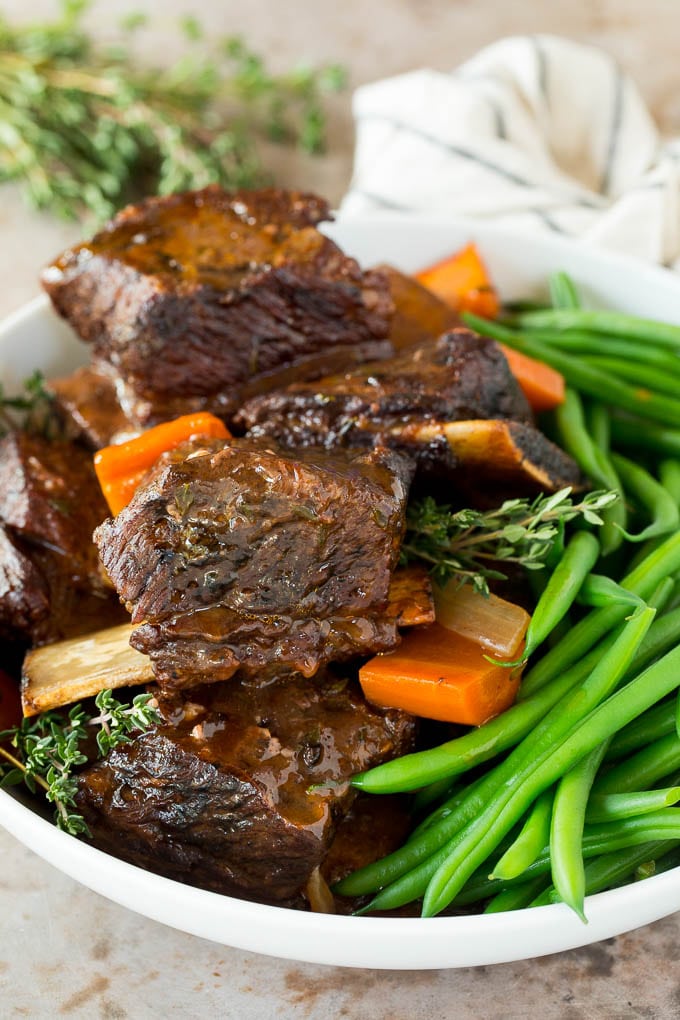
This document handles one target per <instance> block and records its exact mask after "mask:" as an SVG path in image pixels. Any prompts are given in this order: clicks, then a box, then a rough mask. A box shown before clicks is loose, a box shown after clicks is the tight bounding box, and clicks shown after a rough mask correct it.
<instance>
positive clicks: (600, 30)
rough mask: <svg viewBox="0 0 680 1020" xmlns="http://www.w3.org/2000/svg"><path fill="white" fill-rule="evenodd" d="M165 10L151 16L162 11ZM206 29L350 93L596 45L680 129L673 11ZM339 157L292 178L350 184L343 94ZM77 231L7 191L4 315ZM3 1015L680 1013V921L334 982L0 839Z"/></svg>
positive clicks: (356, 15)
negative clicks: (191, 932) (567, 945)
mask: <svg viewBox="0 0 680 1020" xmlns="http://www.w3.org/2000/svg"><path fill="white" fill-rule="evenodd" d="M54 9H55V4H53V3H48V2H35V0H34V2H29V3H27V2H26V0H23V2H21V0H4V2H3V4H2V10H3V13H5V14H7V15H9V16H16V17H23V18H29V17H30V18H33V17H40V16H44V15H45V14H46V13H49V12H52V11H54ZM130 9H134V10H146V11H148V12H150V13H151V14H152V15H153V18H154V29H153V31H147V32H145V33H144V34H143V35H142V36H141V37H140V39H139V41H138V48H139V50H140V52H141V54H142V55H143V56H146V57H147V58H148V59H153V60H160V59H161V55H163V56H165V57H169V56H170V55H172V54H174V53H176V52H177V51H178V46H179V43H178V41H177V35H176V33H175V32H174V30H173V29H172V21H173V18H174V16H175V14H176V13H179V12H188V11H190V10H192V9H193V10H197V9H198V5H196V4H194V5H192V4H191V3H189V2H188V0H187V2H185V3H181V2H177V0H166V2H165V3H163V4H161V3H160V2H144V0H133V2H132V3H131V4H127V3H125V4H121V3H116V2H113V3H108V4H105V3H101V2H99V3H96V4H95V7H94V10H93V11H92V13H91V14H90V15H89V20H90V25H91V26H92V27H93V29H94V30H96V31H97V32H98V33H100V34H102V35H103V36H105V35H106V34H107V33H108V32H109V30H110V29H111V27H112V26H113V25H115V22H116V21H117V20H118V18H119V16H120V15H121V14H123V13H124V12H125V11H126V10H130ZM154 12H155V13H154ZM201 17H202V19H203V20H204V22H205V23H206V25H208V26H209V27H210V30H211V32H213V31H214V32H217V33H222V32H224V33H233V32H239V33H242V34H244V35H245V36H246V37H247V38H248V40H249V41H250V43H251V44H252V45H253V46H254V47H255V48H258V49H260V50H261V51H263V52H264V53H266V54H268V55H269V56H270V58H271V60H272V61H273V62H274V63H275V64H277V65H279V66H285V65H288V64H289V63H290V62H291V61H293V60H296V59H298V58H302V59H307V60H310V61H323V60H332V61H341V62H343V63H345V64H346V65H347V66H348V68H349V69H350V72H351V77H352V84H354V85H356V84H359V83H360V82H363V81H368V80H371V79H373V78H376V77H381V76H383V75H385V74H391V73H395V72H399V71H401V70H405V69H408V68H412V67H416V66H420V65H425V64H428V65H431V66H434V67H439V68H448V67H451V66H453V65H455V64H456V63H458V62H459V61H460V60H463V59H465V58H466V57H468V56H470V55H471V54H472V53H474V52H475V50H476V49H478V48H479V47H480V46H482V45H485V44H486V43H489V42H491V41H493V40H494V39H497V38H499V37H500V36H502V35H504V34H508V33H516V32H528V31H541V32H558V33H562V34H565V35H569V36H571V37H572V38H575V39H580V40H583V41H587V42H593V43H597V44H599V45H601V46H603V47H604V48H605V49H606V50H608V51H609V52H610V53H612V54H613V55H614V56H616V57H617V58H618V59H619V60H620V61H621V62H622V63H623V65H624V66H625V68H626V69H627V70H628V71H630V72H631V73H632V74H633V75H634V76H635V77H636V79H637V80H638V82H639V84H640V86H641V88H642V91H643V93H644V95H645V97H646V99H647V101H648V102H649V103H650V105H651V107H652V110H653V112H654V113H655V115H656V116H657V119H658V120H659V121H660V123H661V124H662V126H663V127H664V128H665V129H666V130H667V131H669V132H672V131H680V90H678V73H677V66H678V65H677V45H676V42H677V35H678V32H677V29H678V23H679V21H680V6H679V5H678V3H677V0H648V2H647V3H645V4H639V3H637V2H634V0H573V2H572V3H571V4H569V5H568V6H563V5H561V4H560V5H558V4H548V3H545V0H517V2H516V3H512V4H509V3H505V2H503V0H373V2H372V3H370V4H367V3H366V2H365V0H343V2H342V4H339V3H338V4H336V3H335V2H333V3H330V2H324V0H287V3H286V4H285V5H284V4H281V3H276V2H275V0H249V2H247V3H244V2H243V0H239V2H238V3H237V2H234V0H221V2H220V0H215V2H213V3H212V4H210V5H208V4H205V5H203V11H202V13H201ZM331 139H332V145H331V154H330V155H329V156H328V157H326V158H324V159H323V160H320V161H312V160H308V159H302V158H300V157H297V156H290V155H285V156H283V157H281V158H280V160H279V177H280V179H281V180H282V181H283V182H286V183H291V184H296V185H298V186H304V187H309V188H315V189H317V190H319V191H322V192H324V193H325V194H327V195H328V196H329V198H331V199H332V200H337V199H338V198H339V197H340V195H341V194H342V192H343V190H344V188H345V187H346V184H347V181H348V179H349V174H350V171H351V118H350V115H349V95H345V96H341V97H337V98H336V99H335V100H334V103H333V109H332V119H331ZM78 233H79V229H78V226H77V225H72V224H71V225H64V224H59V223H55V222H53V221H51V220H49V219H47V218H45V217H41V216H36V215H32V214H29V213H27V212H26V210H25V209H24V208H23V206H22V205H21V202H20V200H19V198H18V195H17V192H16V191H15V190H13V189H11V188H5V189H4V190H0V241H1V242H2V243H1V244H0V276H1V278H2V280H3V287H2V289H1V290H0V315H4V314H6V313H7V312H8V311H10V310H11V309H12V308H15V307H18V306H19V305H20V304H22V303H23V302H24V301H26V300H27V299H28V298H30V297H32V296H33V295H34V294H35V293H36V292H37V288H36V284H35V278H36V272H37V269H38V267H39V266H40V265H41V264H42V263H43V262H45V261H46V260H47V259H48V258H49V257H50V256H52V255H53V254H55V253H56V252H57V251H58V250H59V249H60V248H61V247H63V246H64V245H65V244H67V243H68V242H69V241H70V240H72V239H75V238H76V237H77V236H78ZM0 860H1V861H2V867H1V868H0V1020H6V1018H10V1017H12V1018H13V1017H22V1016H23V1017H30V1018H36V1020H39V1018H43V1017H44V1018H51V1017H55V1016H60V1015H63V1016H68V1017H73V1018H81V1017H82V1018H88V1020H89V1018H99V1017H101V1018H105V1020H123V1018H127V1017H129V1018H135V1020H136V1018H146V1017H163V1016H169V1017H189V1018H193V1017H203V1016H211V1015H214V1016H221V1017H222V1016H223V1017H227V1018H234V1020H267V1018H270V1017H274V1016H277V1017H281V1018H287V1017H301V1018H317V1017H322V1018H325V1017H345V1018H349V1020H354V1018H357V1020H358V1018H365V1017H375V1018H376V1020H380V1018H385V1020H387V1018H390V1020H402V1018H403V1020H406V1018H409V1020H421V1018H423V1020H424V1018H427V1020H440V1018H441V1020H444V1018H448V1017H453V1016H455V1017H457V1018H458V1020H476V1018H487V1017H489V1018H506V1017H507V1018H520V1017H525V1016H533V1017H536V1018H540V1020H543V1018H545V1020H552V1018H555V1020H557V1018H567V1020H584V1018H600V1017H602V1018H607V1020H610V1018H612V1020H619V1018H620V1020H623V1018H635V1017H659V1018H666V1017H667V1018H672V1017H677V1016H680V964H679V963H678V957H679V955H680V953H679V951H678V946H679V945H680V916H676V917H674V918H669V919H667V920H665V921H661V922H658V923H657V924H655V925H652V926H650V927H648V928H645V929H642V930H640V931H638V932H634V933H631V934H629V935H626V936H622V937H621V938H618V939H615V940H610V941H608V942H606V943H602V944H600V945H597V946H592V947H590V948H588V949H584V950H579V951H575V952H571V953H565V954H562V955H561V956H555V957H548V958H545V959H543V960H539V961H534V962H527V963H519V964H512V965H505V966H499V967H493V968H478V969H475V970H461V971H439V972H428V973H423V974H417V973H398V972H394V973H392V972H386V973H378V972H371V971H341V970H336V969H333V968H322V967H314V966H308V965H304V964H292V963H286V962H281V961H275V960H271V959H267V958H264V957H258V956H254V955H251V954H246V953H241V952H237V951H232V950H229V949H223V948H220V947H217V946H214V945H211V944H209V943H206V942H202V941H201V940H198V939H194V938H192V937H190V936H187V935H183V934H180V933H177V932H173V931H171V930H169V929H166V928H162V927H160V926H159V925H156V924H154V923H153V922H151V921H146V920H144V919H141V918H138V917H137V916H135V915H133V914H131V913H129V912H127V911H125V910H123V909H121V908H119V907H116V906H114V905H112V904H109V903H108V902H106V901H105V900H103V899H101V898H100V897H98V896H96V895H94V894H92V893H90V892H88V891H87V890H84V889H82V888H80V887H79V886H77V885H76V884H75V883H74V882H72V881H71V880H69V879H67V878H65V877H63V876H62V875H60V874H59V873H58V872H56V871H55V870H53V869H52V868H51V867H49V866H48V865H46V864H44V863H43V862H42V861H40V860H38V858H36V857H35V856H33V855H32V854H31V853H29V852H28V851H27V850H25V849H24V848H23V847H21V846H20V845H19V844H18V843H17V842H16V841H15V840H13V839H12V838H11V837H9V836H8V835H6V834H5V833H2V832H0Z"/></svg>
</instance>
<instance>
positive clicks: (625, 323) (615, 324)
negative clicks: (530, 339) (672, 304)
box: [517, 309, 680, 351]
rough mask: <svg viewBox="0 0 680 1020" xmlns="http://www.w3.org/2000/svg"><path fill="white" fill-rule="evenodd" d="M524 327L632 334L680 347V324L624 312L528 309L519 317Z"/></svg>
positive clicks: (632, 336) (652, 342)
mask: <svg viewBox="0 0 680 1020" xmlns="http://www.w3.org/2000/svg"><path fill="white" fill-rule="evenodd" d="M517 321H518V323H519V325H520V326H521V327H527V328H529V329H554V330H570V329H577V330H588V331H589V332H593V333H602V334H604V335H605V336H619V337H631V338H632V339H634V340H644V341H646V342H648V343H651V344H655V345H656V346H657V347H664V348H667V349H668V350H671V351H676V350H680V326H672V325H671V324H670V323H668V322H656V321H655V320H653V319H641V318H638V317H637V316H635V315H627V314H626V313H625V312H611V311H591V310H585V309H564V310H561V309H558V310H546V311H536V312H526V313H525V314H523V315H520V316H518V317H517Z"/></svg>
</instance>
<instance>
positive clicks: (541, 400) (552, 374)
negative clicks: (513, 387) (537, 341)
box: [498, 344, 564, 412]
mask: <svg viewBox="0 0 680 1020" xmlns="http://www.w3.org/2000/svg"><path fill="white" fill-rule="evenodd" d="M498 346H499V347H500V348H501V349H502V351H503V354H504V355H505V357H506V358H507V359H508V365H509V366H510V371H511V372H512V374H513V375H514V377H515V379H516V380H517V382H518V383H519V385H520V387H521V389H522V392H523V393H524V396H525V397H526V398H527V400H528V401H529V406H530V407H531V409H532V411H536V412H540V411H551V410H552V409H553V408H554V407H557V406H558V405H559V404H563V403H564V376H563V375H561V374H560V373H559V372H557V371H556V370H555V369H554V368H551V367H550V365H546V364H544V363H543V362H542V361H537V360H536V358H530V357H529V356H528V355H526V354H522V353H521V352H520V351H515V350H513V349H512V347H506V346H505V344H499V345H498Z"/></svg>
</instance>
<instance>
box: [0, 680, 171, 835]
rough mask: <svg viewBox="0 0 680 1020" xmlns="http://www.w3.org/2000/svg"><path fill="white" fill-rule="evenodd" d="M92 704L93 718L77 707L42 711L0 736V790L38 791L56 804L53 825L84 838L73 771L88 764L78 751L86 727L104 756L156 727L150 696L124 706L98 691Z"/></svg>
mask: <svg viewBox="0 0 680 1020" xmlns="http://www.w3.org/2000/svg"><path fill="white" fill-rule="evenodd" d="M95 705H96V707H97V709H98V710H99V712H98V714H97V715H95V716H90V717H88V715H87V713H86V712H85V710H84V709H83V707H82V705H74V707H73V708H72V709H71V710H70V711H69V713H68V715H62V714H60V713H58V712H45V713H44V714H43V715H39V716H37V717H35V718H33V719H24V720H23V721H22V722H21V724H20V725H19V726H16V727H14V728H12V729H9V730H3V731H2V732H0V788H1V787H6V786H16V785H18V784H19V783H22V782H23V783H25V785H26V786H27V787H28V789H29V790H30V791H31V793H35V792H36V790H37V788H38V787H41V788H42V789H43V790H44V792H45V796H46V798H47V800H48V801H50V802H51V803H52V804H54V805H55V809H56V810H55V821H56V823H57V826H58V827H59V828H60V829H63V830H64V832H68V833H70V835H72V836H79V835H82V834H85V835H89V832H88V828H87V825H86V824H85V820H84V819H83V817H82V815H80V814H78V813H77V812H75V811H74V810H73V808H74V806H75V795H76V792H77V789H78V783H77V779H76V778H75V776H74V775H73V770H74V769H75V768H77V767H78V766H79V765H84V764H85V762H87V761H88V756H87V755H86V754H85V753H84V750H83V747H84V744H85V742H86V741H87V740H88V727H91V726H98V727H99V729H98V731H97V735H96V741H97V748H98V750H99V754H100V755H101V756H102V757H103V756H104V755H106V754H108V752H109V751H111V750H112V749H113V748H114V747H118V746H119V745H120V744H127V743H129V741H130V739H131V737H130V735H131V734H132V733H134V732H140V731H141V732H143V731H145V730H148V729H149V727H150V726H153V725H154V724H156V723H158V722H160V715H159V713H158V710H157V708H156V703H155V701H154V700H153V698H152V695H151V694H138V695H137V697H135V698H134V699H133V701H132V704H129V705H127V704H124V703H123V702H121V701H117V700H116V698H114V697H113V694H112V693H111V691H101V693H100V694H98V695H97V697H96V698H95ZM10 745H11V747H12V748H14V749H15V751H14V752H12V751H10V750H9V746H10ZM3 759H4V761H3Z"/></svg>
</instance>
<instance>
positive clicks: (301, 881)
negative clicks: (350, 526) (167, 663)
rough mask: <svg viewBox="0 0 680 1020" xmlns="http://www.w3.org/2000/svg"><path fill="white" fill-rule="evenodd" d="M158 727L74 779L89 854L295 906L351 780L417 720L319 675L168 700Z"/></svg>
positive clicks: (400, 748)
mask: <svg viewBox="0 0 680 1020" xmlns="http://www.w3.org/2000/svg"><path fill="white" fill-rule="evenodd" d="M165 711H166V714H167V716H168V722H167V725H165V726H162V727H160V728H157V729H154V730H152V731H150V732H149V733H147V734H144V735H143V736H138V737H136V738H135V739H134V740H133V742H132V743H131V744H127V745H123V746H122V747H119V748H117V749H116V750H114V751H112V752H111V753H110V754H109V755H108V756H107V758H106V760H105V761H102V762H98V763H97V764H95V765H92V766H91V767H89V768H88V769H87V770H86V771H85V772H84V773H83V774H82V775H81V777H80V782H79V794H78V806H79V809H80V810H81V811H82V812H83V814H84V816H85V819H86V821H87V823H88V825H89V827H90V830H91V832H92V836H93V839H94V842H95V845H97V846H98V847H100V849H102V850H105V851H107V852H109V853H112V854H114V856H117V857H122V858H124V859H125V860H127V861H130V862H131V863H133V864H137V865H140V866H141V867H144V868H147V869H149V870H151V871H155V872H158V873H159V874H162V875H167V876H168V877H170V878H175V879H179V880H180V881H184V882H190V883H191V884H192V885H198V886H201V887H202V888H205V889H212V890H214V891H216V892H221V893H227V894H231V895H238V896H242V897H245V898H247V899H255V900H259V901H261V902H262V901H263V902H269V903H283V904H285V903H294V904H295V905H302V902H301V899H300V890H301V889H303V888H304V886H305V883H306V882H307V880H308V879H309V877H310V875H311V873H312V871H313V870H314V869H315V868H316V867H318V866H319V865H320V864H321V863H322V861H323V860H324V858H325V856H326V854H327V852H328V848H329V846H330V844H331V841H332V839H333V835H334V832H335V828H336V825H337V823H338V821H339V820H340V819H341V818H342V817H343V816H344V815H345V814H346V812H347V811H348V810H349V808H350V806H351V805H352V803H353V801H354V798H355V796H356V794H355V792H354V791H353V790H352V788H351V787H350V786H349V779H350V777H351V776H352V775H354V774H355V773H357V772H360V771H362V770H363V769H366V768H371V767H372V766H374V765H378V764H380V763H381V762H383V761H385V760H387V759H388V758H392V757H394V756H395V755H399V754H404V753H407V752H408V751H410V750H412V748H413V741H414V737H415V721H414V719H413V718H412V717H411V716H408V715H407V714H406V713H404V712H400V711H397V710H390V711H382V710H380V709H376V708H373V707H372V706H370V705H368V704H367V703H366V702H365V700H364V698H363V696H362V695H361V692H360V690H359V687H358V685H357V684H356V683H355V682H354V681H351V680H347V679H346V678H345V677H343V676H341V675H338V674H335V673H326V674H324V675H322V676H318V677H315V678H314V680H305V679H303V678H301V677H298V678H291V677H283V678H277V679H276V681H275V682H273V683H271V684H269V685H268V686H266V687H264V688H253V687H252V686H250V685H248V684H247V683H243V682H239V681H237V680H234V681H233V682H232V683H230V684H228V685H211V686H210V687H208V688H205V687H203V688H198V689H195V690H192V692H191V695H190V701H184V702H182V701H181V700H180V699H175V701H174V702H171V703H169V704H166V706H165Z"/></svg>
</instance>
